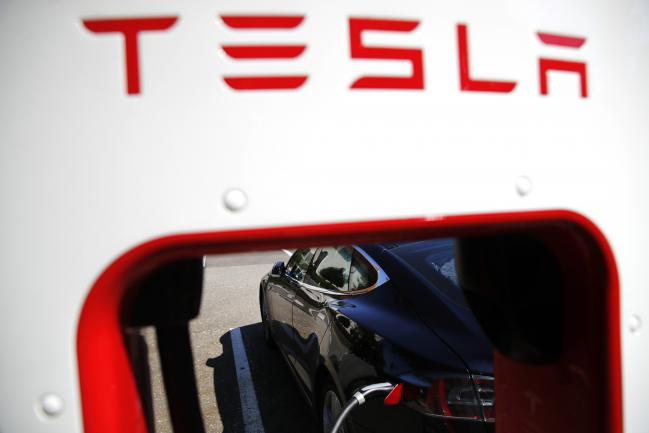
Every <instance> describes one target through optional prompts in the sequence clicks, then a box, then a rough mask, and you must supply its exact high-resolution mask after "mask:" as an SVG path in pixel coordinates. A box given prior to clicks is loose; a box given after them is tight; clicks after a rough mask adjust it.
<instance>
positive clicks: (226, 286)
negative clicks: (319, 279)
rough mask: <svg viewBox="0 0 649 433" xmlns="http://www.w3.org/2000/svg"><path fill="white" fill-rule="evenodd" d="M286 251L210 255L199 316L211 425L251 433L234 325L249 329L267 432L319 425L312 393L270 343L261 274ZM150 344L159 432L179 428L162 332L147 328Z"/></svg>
mask: <svg viewBox="0 0 649 433" xmlns="http://www.w3.org/2000/svg"><path fill="white" fill-rule="evenodd" d="M287 258H288V256H287V255H286V253H284V252H283V251H277V252H268V253H250V254H245V255H226V256H211V257H208V258H207V260H206V268H205V275H204V280H203V300H202V306H201V313H200V315H199V317H198V318H197V319H195V320H194V321H193V322H191V326H190V329H191V338H192V347H193V352H194V366H195V371H196V378H197V386H198V392H199V398H200V403H201V409H202V412H203V419H204V423H205V430H206V432H208V433H221V432H223V433H244V427H243V415H242V413H241V407H240V401H239V389H238V384H237V379H236V372H235V371H234V360H233V356H232V347H231V344H230V333H229V330H230V329H231V328H237V327H239V328H241V334H242V338H243V342H244V346H245V348H246V354H247V356H248V362H249V364H250V371H251V375H252V379H253V381H254V384H255V393H256V396H257V400H258V402H259V410H260V413H261V417H262V422H263V425H264V430H265V432H266V433H291V432H295V433H298V432H299V433H309V432H313V431H316V428H315V423H314V420H313V418H312V416H311V415H310V412H309V409H308V407H307V405H306V403H305V401H304V398H303V397H302V395H301V394H300V393H299V390H298V388H297V384H296V383H295V381H294V380H293V378H292V377H291V375H290V373H289V370H288V366H287V365H286V363H285V362H284V360H283V359H282V357H281V355H280V354H279V352H277V351H276V350H275V351H273V350H270V349H268V348H267V347H266V345H265V344H264V342H263V331H262V328H261V323H260V316H259V300H258V296H259V281H260V279H261V277H262V276H263V275H264V274H265V273H266V272H268V271H269V270H270V268H271V266H272V264H273V263H275V262H276V261H277V260H284V261H286V260H287ZM144 336H145V339H146V341H147V343H148V346H149V361H150V365H151V382H152V391H153V400H154V401H153V410H154V417H155V431H156V433H171V432H172V429H171V425H170V422H169V417H168V413H167V402H166V397H165V394H164V388H163V385H162V378H161V375H160V363H159V360H158V356H157V351H156V348H155V331H154V330H153V329H152V328H147V329H146V330H145V333H144Z"/></svg>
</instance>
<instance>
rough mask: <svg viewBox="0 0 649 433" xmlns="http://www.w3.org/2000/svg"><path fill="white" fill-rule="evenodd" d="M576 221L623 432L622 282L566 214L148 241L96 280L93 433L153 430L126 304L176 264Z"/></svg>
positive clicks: (87, 309)
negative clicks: (600, 279) (602, 291)
mask: <svg viewBox="0 0 649 433" xmlns="http://www.w3.org/2000/svg"><path fill="white" fill-rule="evenodd" d="M544 223H571V224H574V225H576V226H578V227H579V228H581V229H582V230H583V231H584V232H585V233H586V234H587V235H588V236H590V237H591V238H592V239H593V240H594V241H595V243H596V244H597V245H598V247H599V249H600V251H601V253H602V255H603V258H604V261H605V263H606V265H607V268H608V273H607V275H608V282H607V283H608V288H609V290H608V291H607V292H606V293H607V297H608V299H606V302H607V306H608V307H607V308H608V311H607V312H608V317H607V318H606V320H607V329H608V335H607V337H608V351H607V353H608V371H607V373H606V374H607V377H606V380H607V384H608V386H607V390H608V393H607V396H608V400H610V401H611V406H610V408H609V410H610V416H609V417H608V425H607V428H606V430H605V431H607V432H609V433H622V431H623V419H622V381H621V346H620V301H619V278H618V271H617V266H616V264H615V259H614V257H613V252H612V250H611V248H610V245H609V244H608V242H607V240H606V238H605V237H604V235H603V233H602V232H601V231H600V230H599V228H598V227H597V226H596V225H595V224H594V223H593V222H591V221H590V220H589V219H588V218H586V217H585V216H583V215H581V214H578V213H575V212H572V211H566V210H550V211H534V212H516V213H500V214H482V215H470V216H450V217H442V218H434V219H433V218H431V219H428V218H413V219H400V220H388V221H372V222H351V223H337V224H321V225H306V226H295V227H281V228H262V229H245V230H235V231H223V232H214V233H197V234H183V235H174V236H167V237H163V238H160V239H156V240H153V241H149V242H146V243H144V244H141V245H139V246H137V247H135V248H133V249H131V250H130V251H128V252H126V253H125V254H123V255H122V256H120V257H119V258H118V259H117V260H115V261H114V262H113V263H112V264H111V265H110V266H108V268H107V269H106V270H105V271H104V272H103V273H102V274H101V275H100V276H99V278H98V279H97V280H96V282H95V283H94V285H93V286H92V288H91V289H90V292H89V294H88V296H87V298H86V300H85V303H84V305H83V308H82V311H81V316H80V319H79V327H78V331H77V357H78V363H79V384H80V393H81V405H82V412H83V425H84V431H85V432H86V433H125V432H137V433H145V432H147V427H146V425H147V424H146V420H145V418H144V414H143V411H142V408H141V404H140V399H139V397H138V393H137V389H136V385H135V382H134V378H133V373H132V371H131V368H130V363H129V360H128V355H127V352H126V348H125V346H124V341H123V339H122V330H121V327H120V323H119V314H120V306H121V303H122V300H123V299H124V297H125V295H126V294H127V291H128V287H129V284H130V282H131V281H133V280H134V279H135V278H137V277H138V276H141V275H145V274H146V273H148V272H149V271H150V270H152V269H154V268H155V267H157V266H160V265H162V264H164V263H167V262H169V261H172V260H176V259H179V258H185V257H195V256H197V255H203V254H216V253H231V252H244V251H251V250H268V249H274V248H292V247H303V246H310V245H317V244H330V243H339V242H349V241H352V240H353V241H354V242H357V243H363V242H373V241H378V240H383V241H387V240H397V239H398V240H404V239H414V238H424V237H448V236H466V235H477V234H485V233H489V232H494V231H504V230H508V229H513V228H516V229H520V228H524V227H525V226H527V225H538V224H544Z"/></svg>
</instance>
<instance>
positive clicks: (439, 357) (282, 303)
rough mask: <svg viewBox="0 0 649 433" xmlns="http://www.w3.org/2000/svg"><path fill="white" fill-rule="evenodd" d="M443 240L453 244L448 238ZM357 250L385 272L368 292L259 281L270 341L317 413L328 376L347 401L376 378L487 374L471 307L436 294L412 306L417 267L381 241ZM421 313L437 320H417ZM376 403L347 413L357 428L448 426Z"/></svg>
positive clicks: (425, 381) (464, 424) (472, 427)
mask: <svg viewBox="0 0 649 433" xmlns="http://www.w3.org/2000/svg"><path fill="white" fill-rule="evenodd" d="M440 245H441V247H442V248H449V247H450V248H452V245H451V244H449V243H448V242H446V241H441V244H440ZM357 248H358V247H357ZM361 249H362V251H364V252H365V253H367V254H368V255H369V256H371V258H372V259H374V261H375V262H376V264H377V265H378V266H379V267H380V268H381V269H382V270H383V271H386V273H387V275H388V276H389V280H388V281H387V282H386V283H384V284H381V285H379V286H378V287H376V288H375V289H374V290H371V291H370V292H368V293H364V294H359V295H352V296H335V295H328V294H323V293H320V292H318V291H316V290H313V289H312V288H310V287H309V286H308V285H306V284H301V283H299V282H297V281H295V280H293V279H292V278H290V277H288V276H287V275H282V276H274V275H271V274H270V273H269V274H268V275H266V276H265V277H264V278H263V279H262V282H261V290H262V293H261V296H266V299H268V307H269V316H270V326H271V329H272V334H273V337H274V339H275V342H276V343H277V344H278V346H279V347H280V349H281V352H282V354H283V355H284V356H285V358H286V360H287V362H288V364H289V365H290V367H291V370H292V372H293V373H294V375H295V377H296V379H297V382H298V384H299V386H300V388H301V389H302V391H304V394H305V396H306V397H307V399H308V401H309V402H310V403H311V406H312V407H313V408H314V413H315V414H316V415H317V412H318V410H319V405H320V402H319V401H318V398H319V395H320V387H321V386H322V385H323V383H324V382H325V381H326V380H331V381H333V383H334V384H335V386H336V388H337V389H338V393H339V395H340V396H341V397H342V398H343V399H344V400H347V399H348V398H349V397H351V395H352V394H353V392H354V391H355V390H357V389H358V388H359V387H361V386H364V385H367V384H369V383H374V382H377V381H381V380H391V381H394V382H408V383H411V384H415V385H418V386H421V387H426V386H427V385H429V384H430V383H431V382H432V381H433V380H435V379H438V378H441V377H449V376H453V377H456V376H465V377H469V375H470V374H471V373H472V372H473V373H481V374H491V373H492V371H493V365H492V352H491V346H490V344H489V342H488V340H487V339H486V337H485V336H484V334H481V333H478V332H474V331H473V328H472V327H473V326H474V323H475V321H474V319H473V318H472V317H469V318H467V316H470V313H469V314H463V313H461V312H458V311H456V309H453V308H452V307H451V306H449V305H448V302H445V301H443V300H439V299H438V300H428V301H427V302H426V303H425V304H423V305H421V306H418V307H415V305H416V303H415V302H413V299H414V297H416V296H418V295H419V294H420V293H419V290H418V289H415V287H418V286H422V282H421V281H417V277H416V276H415V275H414V274H415V273H416V271H414V270H413V269H412V268H411V267H410V266H408V265H407V264H406V263H405V262H404V261H403V260H402V259H399V251H398V250H399V248H396V249H395V252H391V249H390V248H388V247H386V246H381V245H369V246H363V247H362V248H361ZM401 252H403V250H402V251H401ZM424 290H425V289H424ZM426 298H433V297H431V296H426ZM458 308H459V307H458ZM422 313H427V316H431V317H434V318H435V319H430V318H429V317H427V316H424V319H422ZM467 313H468V311H467ZM463 319H465V320H466V321H467V323H464V322H463ZM443 320H448V324H446V325H445V329H444V330H442V331H441V332H436V329H435V328H434V327H435V326H436V325H440V324H441V323H443ZM453 326H455V327H457V333H456V335H455V336H453V335H452V334H451V333H452V331H453V329H452V327H453ZM442 335H443V337H442ZM444 337H445V338H446V339H445V338H444ZM460 341H462V342H460ZM472 344H474V345H476V346H477V348H476V349H474V350H473V351H471V350H469V349H468V348H464V347H463V348H461V349H460V350H457V349H456V346H458V345H460V346H462V345H466V346H470V345H472ZM459 353H468V354H471V358H470V359H471V361H470V362H468V363H467V362H466V361H465V360H464V359H463V358H462V357H461V356H460V354H459ZM480 356H482V358H483V359H482V360H480ZM472 367H473V369H471V368H472ZM475 367H478V369H475ZM379 406H381V404H380V402H372V403H371V404H368V405H367V406H363V407H361V408H360V409H359V410H357V411H356V412H355V413H354V414H353V415H352V420H353V425H354V428H355V429H358V430H359V431H364V429H369V430H368V431H375V432H383V431H386V432H387V431H398V430H401V429H403V428H406V427H407V430H408V431H423V429H424V428H425V426H426V425H428V427H429V428H434V429H435V431H445V430H446V424H445V422H444V421H442V420H439V419H436V418H432V417H427V416H423V415H421V414H420V413H418V412H415V411H414V410H412V409H410V408H405V407H403V406H400V407H396V408H391V407H390V408H387V407H385V408H380V409H379ZM452 424H454V425H455V428H458V427H460V428H461V430H460V431H463V432H473V431H476V432H478V431H479V432H484V431H485V429H486V428H487V429H488V428H491V426H487V425H485V424H484V423H481V422H471V421H453V423H452ZM395 429H398V430H395Z"/></svg>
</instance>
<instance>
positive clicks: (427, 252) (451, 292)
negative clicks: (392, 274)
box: [392, 239, 468, 308]
mask: <svg viewBox="0 0 649 433" xmlns="http://www.w3.org/2000/svg"><path fill="white" fill-rule="evenodd" d="M392 252H393V253H395V254H397V255H398V256H399V257H401V258H402V259H403V260H404V261H405V262H406V263H408V264H409V265H410V266H411V267H412V268H413V269H414V270H415V271H416V272H417V273H419V274H420V275H421V277H422V278H423V279H424V280H426V282H428V283H429V284H430V285H431V286H433V287H434V288H435V289H437V290H438V291H439V292H440V293H441V294H442V295H443V296H444V297H445V298H446V299H448V300H450V301H451V302H453V303H455V304H456V305H459V306H461V307H463V308H468V305H467V302H466V298H465V297H464V293H463V292H462V289H461V288H460V286H459V283H458V279H457V273H456V269H455V251H454V246H453V239H436V240H428V241H421V242H411V243H405V244H400V245H399V246H398V247H397V248H394V249H393V250H392Z"/></svg>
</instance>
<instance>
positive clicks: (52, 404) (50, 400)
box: [41, 394, 63, 416]
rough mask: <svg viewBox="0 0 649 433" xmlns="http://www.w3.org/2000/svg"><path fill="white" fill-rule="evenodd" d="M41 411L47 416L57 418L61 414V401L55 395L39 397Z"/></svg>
mask: <svg viewBox="0 0 649 433" xmlns="http://www.w3.org/2000/svg"><path fill="white" fill-rule="evenodd" d="M41 409H42V410H43V413H44V414H45V415H47V416H57V415H60V414H61V412H63V399H62V398H61V397H59V396H58V395H56V394H45V395H44V396H43V397H41Z"/></svg>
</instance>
